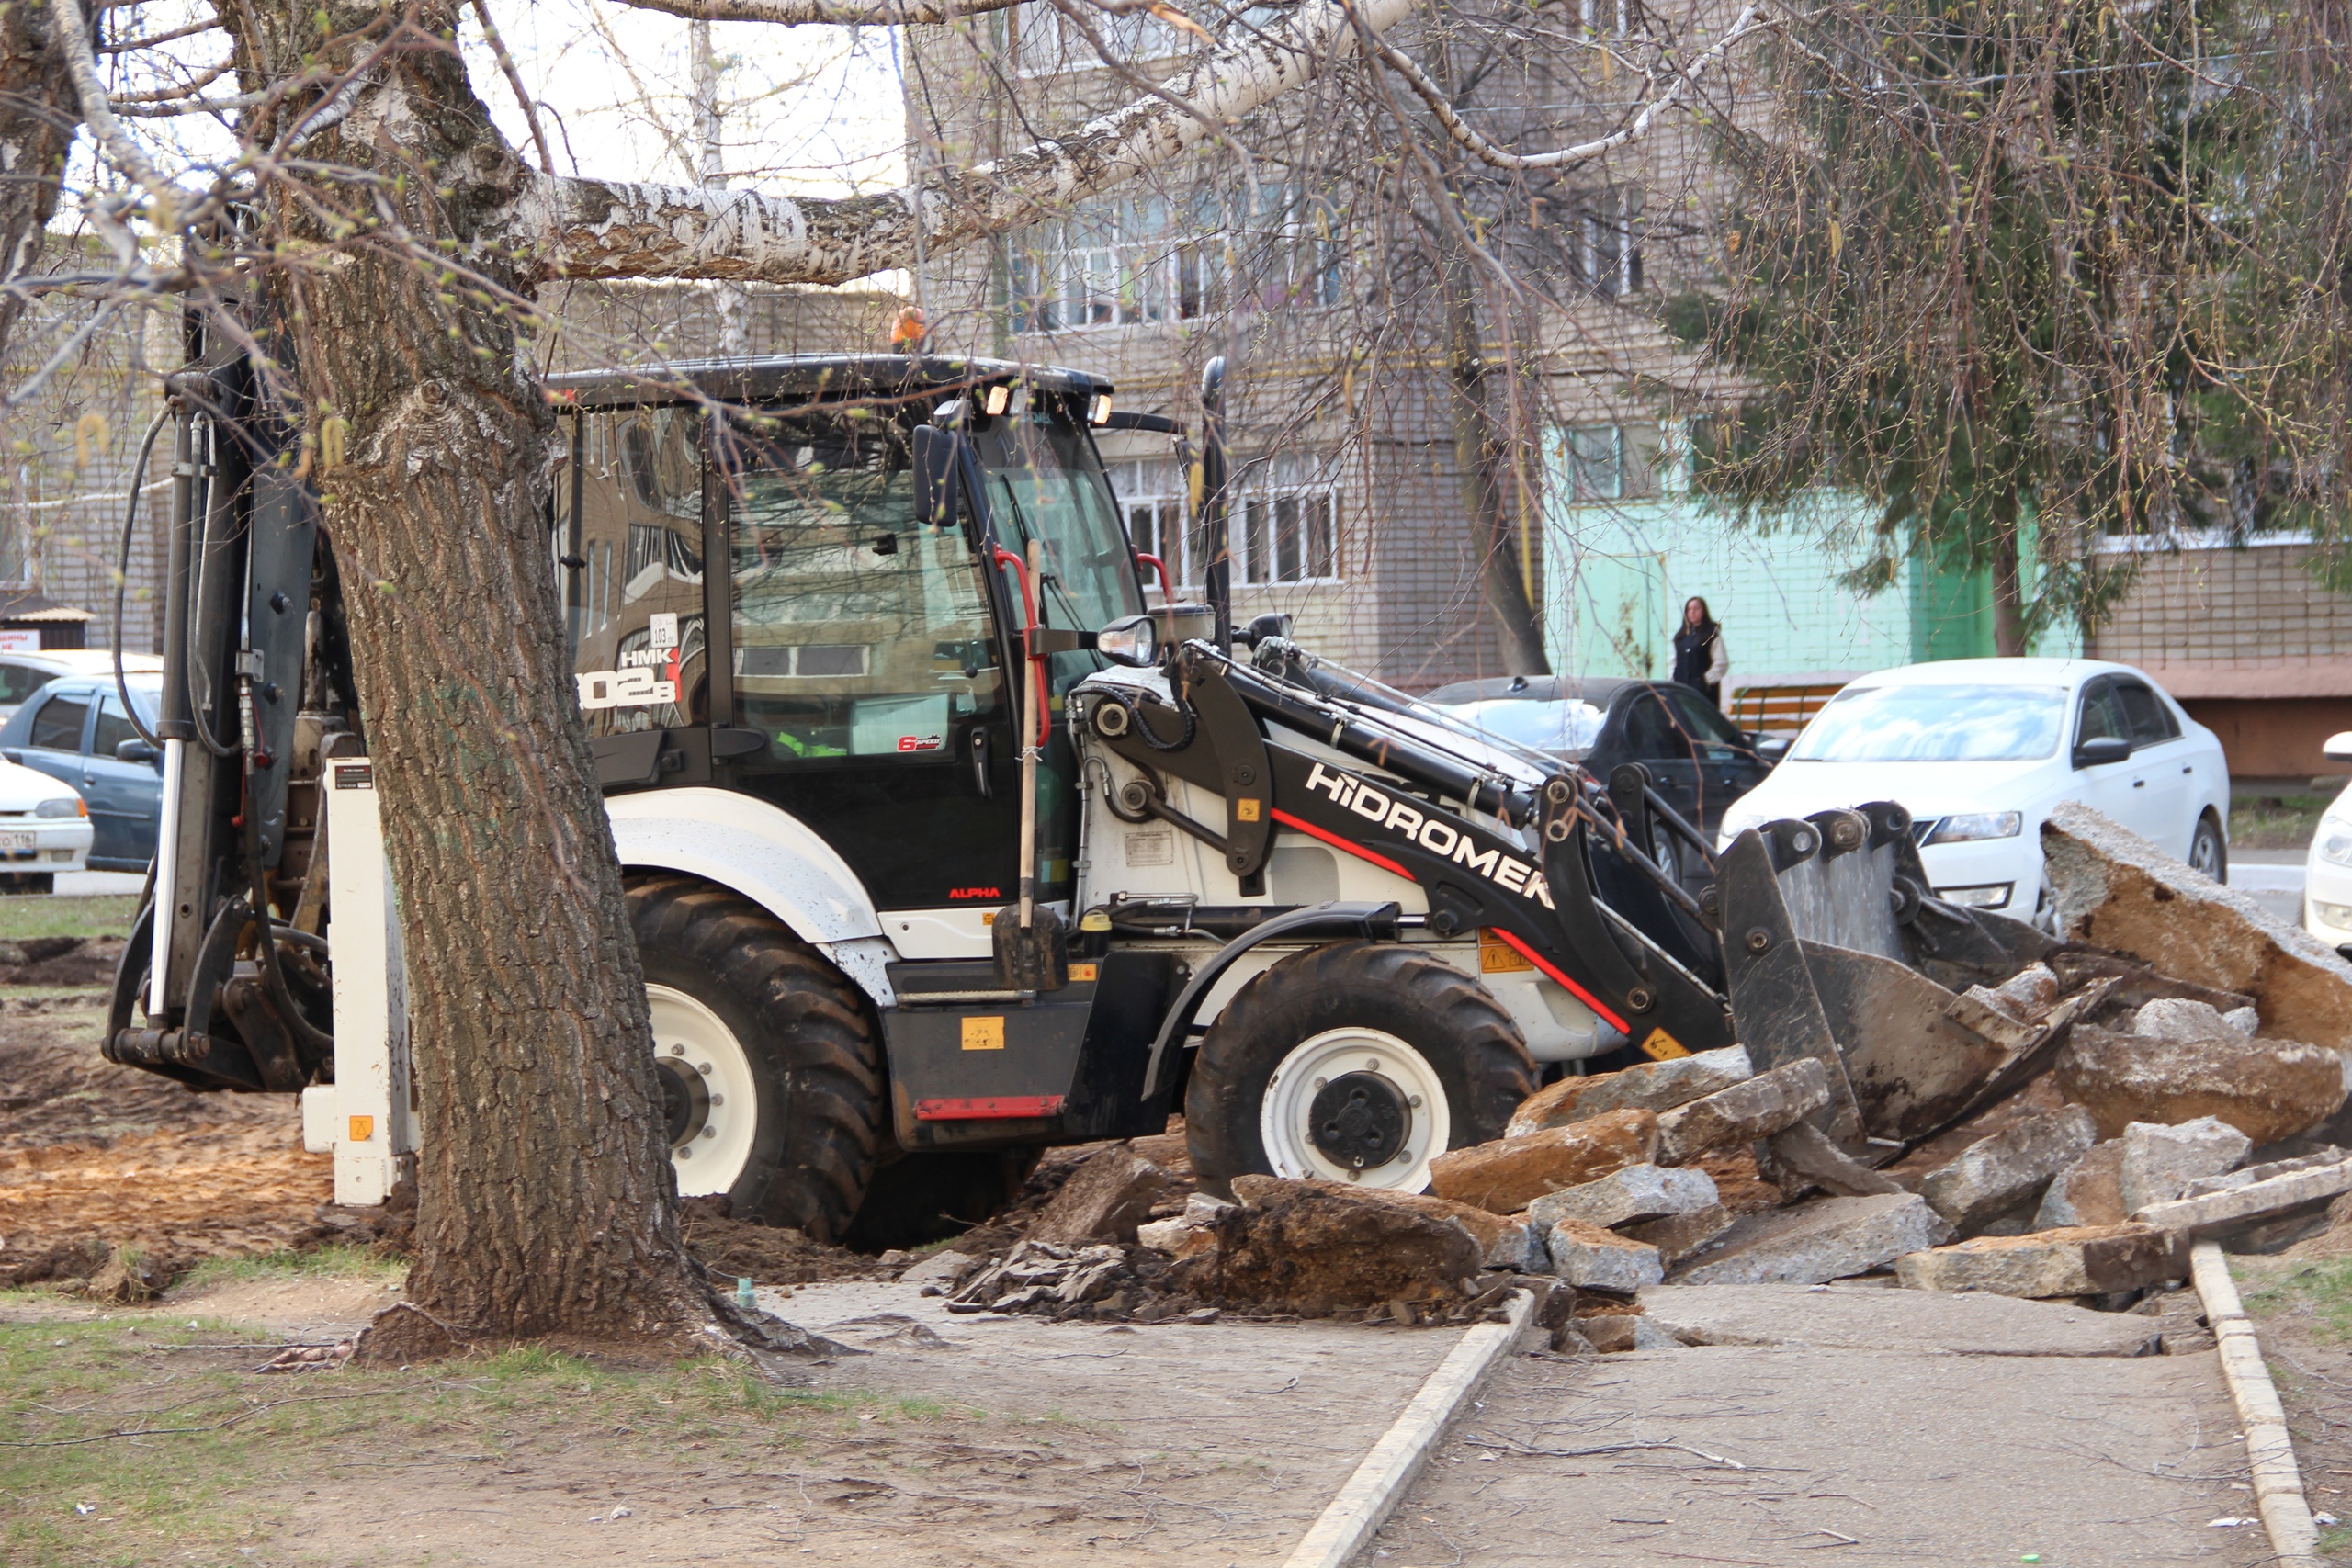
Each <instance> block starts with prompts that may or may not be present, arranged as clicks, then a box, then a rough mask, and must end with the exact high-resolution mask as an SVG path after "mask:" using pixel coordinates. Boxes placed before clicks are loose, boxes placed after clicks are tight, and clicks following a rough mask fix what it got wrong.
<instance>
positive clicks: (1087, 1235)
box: [1029, 1144, 1175, 1247]
mask: <svg viewBox="0 0 2352 1568" xmlns="http://www.w3.org/2000/svg"><path fill="white" fill-rule="evenodd" d="M1174 1190H1175V1184H1174V1183H1173V1182H1172V1181H1171V1180H1170V1179H1169V1175H1168V1173H1167V1172H1166V1171H1164V1170H1162V1169H1160V1168H1159V1167H1158V1166H1156V1165H1154V1164H1152V1163H1151V1162H1150V1161H1149V1160H1148V1159H1146V1158H1144V1157H1143V1156H1141V1155H1138V1154H1136V1152H1135V1150H1133V1149H1131V1148H1129V1147H1128V1146H1127V1145H1125V1144H1112V1145H1109V1146H1107V1147H1105V1148H1101V1149H1097V1150H1096V1151H1095V1152H1094V1153H1092V1154H1091V1155H1089V1156H1086V1158H1085V1159H1084V1160H1082V1161H1080V1164H1079V1167H1078V1168H1077V1169H1076V1170H1074V1171H1072V1172H1070V1174H1069V1179H1068V1180H1066V1181H1064V1182H1063V1183H1062V1185H1061V1190H1060V1191H1058V1192H1056V1193H1055V1194H1054V1195H1053V1197H1052V1199H1051V1200H1050V1201H1047V1203H1046V1209H1045V1212H1044V1213H1041V1214H1039V1215H1038V1216H1037V1223H1036V1224H1034V1225H1031V1226H1030V1227H1029V1235H1030V1238H1031V1239H1032V1240H1035V1241H1042V1242H1046V1243H1048V1244H1049V1245H1051V1246H1054V1247H1079V1246H1083V1245H1084V1244H1085V1243H1087V1242H1090V1241H1121V1242H1126V1241H1133V1240H1135V1239H1136V1226H1138V1225H1140V1224H1143V1223H1144V1222H1145V1221H1146V1220H1148V1219H1149V1218H1151V1210H1152V1206H1153V1205H1154V1204H1156V1203H1158V1202H1159V1201H1160V1200H1161V1199H1163V1198H1166V1197H1169V1196H1170V1194H1171V1193H1173V1192H1174Z"/></svg>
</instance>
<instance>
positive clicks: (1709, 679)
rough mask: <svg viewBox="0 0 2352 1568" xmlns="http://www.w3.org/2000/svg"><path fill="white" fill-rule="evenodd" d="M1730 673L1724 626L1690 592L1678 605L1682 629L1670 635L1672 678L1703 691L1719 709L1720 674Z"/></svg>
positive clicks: (1721, 695) (1721, 700)
mask: <svg viewBox="0 0 2352 1568" xmlns="http://www.w3.org/2000/svg"><path fill="white" fill-rule="evenodd" d="M1730 673H1731V654H1730V653H1729V652H1728V651H1727V650H1726V649H1724V629H1723V627H1721V626H1717V625H1715V617H1714V616H1713V615H1712V614H1710V613H1709V611H1708V609H1707V602H1706V601H1705V600H1704V599H1702V598H1700V597H1698V596H1697V595H1696V594H1693V595H1692V596H1691V601H1690V602H1689V603H1688V604H1684V605H1683V606H1682V629H1681V630H1680V631H1678V632H1676V633H1675V634H1674V680H1675V683H1676V684H1678V685H1683V686H1688V687H1690V688H1691V690H1693V691H1698V692H1704V693H1706V694H1707V700H1708V701H1709V702H1711V703H1713V704H1714V705H1715V706H1716V708H1717V709H1718V710H1720V709H1721V708H1722V707H1723V705H1724V676H1725V675H1728V674H1730Z"/></svg>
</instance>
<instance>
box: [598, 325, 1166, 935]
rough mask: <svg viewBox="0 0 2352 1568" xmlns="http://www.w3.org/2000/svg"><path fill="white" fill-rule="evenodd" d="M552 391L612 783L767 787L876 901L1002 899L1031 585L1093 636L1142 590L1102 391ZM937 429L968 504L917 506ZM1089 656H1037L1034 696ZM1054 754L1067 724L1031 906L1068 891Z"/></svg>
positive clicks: (815, 385)
mask: <svg viewBox="0 0 2352 1568" xmlns="http://www.w3.org/2000/svg"><path fill="white" fill-rule="evenodd" d="M552 387H553V389H554V390H555V392H556V393H557V395H558V396H560V398H561V399H562V400H563V405H564V409H563V412H564V417H565V420H566V423H567V424H568V426H569V430H568V434H569V435H570V437H571V440H570V455H571V461H570V462H569V463H568V464H567V465H566V466H565V468H564V471H563V473H562V475H561V477H560V480H559V483H558V486H557V490H556V495H555V502H554V503H555V506H556V508H557V537H558V546H559V554H560V567H561V571H560V577H559V581H560V585H561V592H562V595H563V611H564V624H565V626H566V627H567V630H568V634H569V636H570V637H571V649H572V657H573V669H574V672H575V680H576V682H577V686H578V692H579V701H580V705H581V708H582V714H583V716H584V717H585V718H586V721H587V724H588V728H589V731H590V735H591V737H592V744H593V746H594V751H595V755H596V759H597V767H598V773H599V779H600V782H601V783H602V784H604V786H605V789H606V791H607V792H608V793H611V794H618V793H625V792H628V791H635V790H649V789H661V788H665V787H677V786H682V785H708V784H718V785H720V786H721V787H724V788H728V789H732V790H737V791H741V792H742V793H744V794H746V795H752V796H754V797H757V798H759V799H761V800H763V801H766V802H769V803H771V804H773V805H775V806H776V807H780V808H782V809H783V810H785V811H786V812H788V813H790V814H791V815H792V816H793V817H795V818H797V819H799V820H801V821H803V822H807V823H809V824H811V825H812V826H813V827H814V828H815V829H816V831H817V832H818V833H819V834H820V836H821V837H822V838H823V839H824V840H826V842H827V843H828V844H830V845H831V847H832V849H833V850H834V851H835V852H838V853H839V854H841V855H842V858H843V859H844V860H845V861H846V862H847V863H849V865H850V867H851V869H852V870H853V871H854V873H855V874H856V875H857V878H858V880H859V882H860V883H861V884H862V885H863V886H864V887H865V890H866V892H867V894H868V895H869V896H870V897H872V899H873V900H874V902H875V903H876V905H877V906H878V907H880V908H884V909H889V908H907V909H922V910H927V911H928V910H934V909H940V908H953V907H955V906H958V905H969V906H971V907H973V908H975V909H976V910H977V909H979V908H987V909H991V910H992V909H994V908H997V907H998V906H1000V905H1001V904H1003V903H1004V902H1006V901H1007V900H1008V899H1010V898H1011V897H1013V890H1014V888H1015V886H1016V884H1017V882H1018V880H1019V875H1020V872H1019V867H1018V865H1017V863H1016V847H1017V842H1018V837H1019V835H1018V832H1017V819H1018V818H1019V815H1020V809H1021V805H1020V799H1019V786H1018V779H1017V775H1018V771H1019V766H1018V765H1019V759H1020V752H1021V746H1020V740H1019V735H1020V729H1021V723H1022V721H1023V711H1022V706H1021V697H1022V693H1023V687H1022V683H1021V680H1020V678H1019V675H1018V673H1017V672H1019V671H1023V669H1024V668H1025V667H1026V660H1025V658H1024V652H1025V648H1026V644H1025V640H1024V637H1025V628H1026V627H1027V626H1028V625H1029V622H1030V619H1031V615H1032V610H1031V608H1030V605H1031V604H1032V602H1034V604H1035V612H1034V614H1035V620H1036V621H1037V623H1038V624H1039V625H1040V626H1045V627H1049V628H1055V629H1058V630H1063V631H1069V632H1075V633H1084V634H1091V633H1093V632H1094V631H1096V630H1097V629H1098V628H1100V627H1101V626H1104V625H1106V624H1109V623H1112V622H1115V621H1118V620H1120V619H1122V618H1124V617H1132V616H1134V615H1138V614H1140V613H1141V612H1142V610H1143V607H1144V605H1143V593H1142V585H1141V583H1140V581H1138V579H1137V575H1136V563H1135V559H1134V557H1133V554H1132V552H1131V550H1130V548H1129V547H1128V544H1127V539H1126V535H1125V529H1124V528H1123V527H1122V525H1121V524H1120V520H1119V513H1118V510H1117V506H1116V504H1115V502H1114V498H1113V495H1112V491H1111V486H1110V481H1109V479H1108V476H1107V475H1106V474H1105V473H1104V471H1103V462H1102V458H1101V457H1100V455H1099V454H1098V453H1097V452H1096V450H1095V446H1094V441H1093V437H1092V434H1091V424H1092V423H1094V422H1097V421H1099V420H1102V419H1104V418H1107V416H1108V415H1109V412H1110V401H1111V388H1110V386H1109V385H1108V384H1107V383H1106V382H1103V381H1102V380H1099V379H1096V378H1091V377H1088V376H1085V375H1082V374H1080V373H1077V372H1072V371H1064V370H1041V369H1034V368H1027V367H1016V366H1012V365H1002V364H991V363H988V362H983V361H971V360H937V359H908V358H905V357H889V358H882V357H871V358H853V357H843V356H822V357H819V356H798V357H790V358H779V359H770V360H759V361H751V362H742V361H735V362H729V363H728V364H725V365H711V366H686V367H680V368H679V369H677V370H675V371H674V372H672V373H670V374H668V375H666V376H663V377H662V378H653V377H650V376H648V375H646V374H645V373H643V372H600V373H594V374H585V375H576V376H568V377H560V378H556V379H555V381H554V382H553V383H552ZM951 428H952V430H953V431H954V433H955V434H956V438H957V441H956V445H957V446H959V447H960V448H961V449H962V450H963V451H965V452H967V453H968V459H967V460H968V461H969V462H970V463H971V464H972V466H973V468H974V472H973V473H971V474H970V475H969V476H968V480H969V483H968V485H967V504H964V505H962V506H960V507H957V508H955V509H954V510H953V512H952V513H940V512H939V511H938V509H937V508H936V507H934V508H933V515H932V516H931V517H929V518H926V516H925V515H924V507H923V505H922V500H923V498H922V496H921V495H920V494H919V490H920V488H921V487H920V486H919V484H918V477H919V476H918V471H917V453H916V447H917V446H918V444H919V442H918V432H919V431H929V432H931V433H933V434H938V433H940V432H942V431H944V430H948V429H951ZM1033 544H1034V546H1035V555H1036V558H1037V559H1038V561H1039V563H1040V569H1039V570H1038V571H1037V572H1036V574H1035V581H1034V582H1024V579H1025V576H1026V570H1025V568H1026V563H1027V561H1028V560H1029V558H1030V556H1031V548H1032V546H1033ZM1000 551H1001V552H1004V553H1005V554H1006V555H1009V556H1010V557H1012V558H1013V559H1014V561H1015V562H1016V563H1017V564H1016V565H1015V566H1014V567H1013V568H1012V570H1006V569H1005V568H1004V567H1003V566H1002V565H1001V560H1002V557H1001V556H1000V555H999V553H998V552H1000ZM714 567H715V568H716V570H714ZM1101 662H1102V661H1101V660H1100V657H1099V656H1098V655H1096V654H1094V653H1092V652H1090V651H1085V650H1082V649H1065V650H1063V651H1060V652H1057V653H1055V654H1052V655H1051V656H1050V657H1049V659H1048V660H1047V661H1046V663H1047V669H1048V671H1049V677H1048V683H1049V694H1048V696H1047V699H1046V701H1047V704H1048V708H1049V711H1057V710H1058V709H1059V707H1060V705H1061V698H1062V694H1064V693H1066V692H1068V691H1069V688H1070V687H1072V686H1074V685H1075V684H1076V683H1077V682H1079V681H1080V680H1082V679H1083V678H1084V677H1086V676H1087V675H1088V674H1091V673H1092V672H1093V671H1095V670H1097V669H1098V668H1100V667H1101ZM1072 773H1073V759H1072V755H1071V752H1070V749H1069V744H1068V742H1067V740H1066V739H1065V740H1062V741H1059V742H1057V743H1054V744H1051V745H1049V746H1048V748H1047V750H1046V755H1045V756H1044V757H1042V758H1041V759H1040V768H1039V785H1038V800H1037V803H1036V808H1037V813H1038V835H1039V842H1040V844H1041V846H1042V847H1043V852H1042V853H1041V855H1040V857H1039V864H1038V872H1037V877H1038V884H1037V888H1036V893H1037V897H1040V898H1041V899H1044V900H1047V901H1056V900H1063V899H1067V898H1068V897H1069V893H1070V876H1071V860H1072V854H1071V844H1070V841H1069V840H1070V838H1071V834H1072V833H1073V831H1074V823H1075V817H1074V814H1073V812H1072V810H1071V802H1072V799H1073V781H1072Z"/></svg>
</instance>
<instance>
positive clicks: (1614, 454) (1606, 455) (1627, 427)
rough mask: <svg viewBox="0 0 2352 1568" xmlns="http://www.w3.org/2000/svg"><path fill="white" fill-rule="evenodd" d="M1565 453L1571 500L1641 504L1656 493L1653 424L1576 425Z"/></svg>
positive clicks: (1655, 452) (1655, 457) (1656, 441)
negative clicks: (1636, 502) (1639, 502)
mask: <svg viewBox="0 0 2352 1568" xmlns="http://www.w3.org/2000/svg"><path fill="white" fill-rule="evenodd" d="M1566 449H1567V450H1566V456H1567V480H1568V491H1569V499H1571V500H1574V501H1640V500H1645V499H1647V498H1648V497H1650V496H1654V495H1656V494H1657V468H1658V430H1657V425H1655V424H1579V425H1575V426H1572V427H1571V428H1570V429H1569V431H1568V432H1567V441H1566Z"/></svg>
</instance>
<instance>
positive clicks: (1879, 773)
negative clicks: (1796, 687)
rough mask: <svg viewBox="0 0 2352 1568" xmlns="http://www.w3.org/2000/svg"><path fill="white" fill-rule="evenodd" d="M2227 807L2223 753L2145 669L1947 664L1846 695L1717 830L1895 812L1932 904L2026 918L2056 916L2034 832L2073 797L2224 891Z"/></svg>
mask: <svg viewBox="0 0 2352 1568" xmlns="http://www.w3.org/2000/svg"><path fill="white" fill-rule="evenodd" d="M2229 799H2230V771H2229V765H2228V763H2227V762H2226V761H2224V760H2223V758H2222V743H2221V742H2220V741H2219V740H2217V739H2214V738H2213V732H2212V731H2211V730H2209V729H2207V728H2205V727H2204V726H2203V725H2201V724H2199V723H2198V722H2197V721H2196V720H2194V719H2192V718H2190V717H2189V716H2188V715H2187V714H2185V713H2183V712H2181V710H2180V705H2178V704H2177V703H2176V702H2174V701H2173V700H2172V698H2171V697H2170V696H2168V695H2166V694H2165V693H2164V692H2163V691H2162V690H2160V689H2159V688H2158V687H2157V685H2156V683H2155V682H2153V681H2151V680H2149V679H2148V677H2147V676H2145V675H2143V674H2142V673H2141V672H2140V671H2137V670H2134V669H2131V667H2130V666H2128V665H2122V664H2107V663H2102V662H2100V661H2098V660H2088V659H1954V660H1942V661H1939V662H1936V663H1931V664H1914V665H1909V666H1907V667H1905V668H1903V669H1899V670H1883V671H1879V672H1878V673H1877V674H1875V675H1868V676H1865V677H1863V678H1862V679H1860V680H1859V681H1856V682H1853V683H1852V684H1850V685H1849V686H1848V687H1847V688H1846V689H1845V690H1844V691H1842V692H1840V693H1838V695H1837V696H1836V697H1835V698H1833V699H1832V700H1831V701H1830V702H1829V704H1828V705H1826V706H1825V707H1824V708H1823V709H1822V710H1821V712H1820V713H1819V714H1817V715H1815V717H1814V719H1813V722H1812V723H1810V724H1808V725H1806V726H1805V728H1804V733H1803V734H1802V735H1800V736H1798V737H1797V741H1796V744H1795V745H1794V746H1792V747H1791V748H1790V750H1789V754H1788V758H1787V760H1786V761H1783V762H1782V763H1781V765H1780V767H1779V768H1777V769H1775V770H1774V772H1773V773H1772V776H1771V777H1770V779H1768V780H1766V781H1765V782H1764V784H1762V785H1760V786H1759V787H1758V788H1757V790H1756V791H1755V792H1754V793H1753V794H1751V795H1747V798H1745V799H1743V800H1741V801H1740V802H1739V803H1738V805H1737V806H1736V807H1733V808H1732V810H1731V812H1730V814H1729V815H1728V817H1727V818H1725V820H1724V828H1723V831H1724V837H1725V838H1726V839H1728V838H1729V837H1730V835H1732V834H1734V833H1736V832H1738V831H1739V830H1740V829H1744V828H1752V827H1754V826H1756V825H1757V824H1758V823H1759V822H1769V821H1771V820H1773V819H1775V818H1783V817H1805V816H1809V815H1811V814H1812V813H1814V812H1815V811H1822V810H1826V809H1829V808H1831V807H1850V806H1859V805H1861V804H1862V803H1863V802H1865V801H1871V800H1894V801H1900V802H1901V803H1902V804H1903V805H1904V807H1905V808H1907V809H1908V810H1909V811H1910V813H1911V819H1912V829H1911V830H1912V835H1913V837H1914V839H1915V840H1917V843H1918V845H1919V858H1920V860H1921V861H1922V862H1923V863H1925V864H1926V866H1927V871H1928V880H1929V881H1930V882H1932V883H1933V884H1934V885H1935V891H1936V895H1937V897H1940V898H1944V899H1947V900H1949V901H1950V902H1952V903H1955V904H1965V905H1967V906H1969V907H1970V908H1979V909H1991V910H1995V911H1997V912H1998V913H2001V914H2005V915H2012V916H2015V917H2017V918H2018V919H2039V918H2041V917H2043V916H2045V914H2046V912H2047V904H2048V895H2047V892H2046V890H2045V887H2044V884H2043V879H2042V873H2041V824H2042V821H2043V819H2044V818H2047V817H2048V816H2049V815H2050V813H2051V811H2052V809H2053V808H2055V807H2057V805H2058V803H2059V802H2061V801H2064V800H2074V801H2080V802H2081V803H2082V804H2084V805H2086V806H2088V807H2091V808H2093V809H2094V810H2097V811H2099V812H2101V813H2104V814H2105V815H2106V816H2108V817H2109V818H2113V819H2114V820H2115V821H2117V822H2119V823H2120V824H2122V825H2123V826H2124V827H2126V828H2129V829H2131V830H2132V831H2133V832H2135V833H2138V834H2139V835H2140V836H2141V837H2143V838H2144V839H2147V840H2151V841H2152V842H2154V844H2155V845H2156V846H2157V847H2158V848H2159V849H2161V850H2163V851H2164V852H2165V853H2167V854H2172V855H2177V856H2178V857H2179V858H2180V859H2182V860H2185V861H2187V862H2188V863H2189V864H2190V865H2192V866H2194V867H2196V868H2197V869H2198V870H2199V871H2201V872H2203V873H2204V874H2206V875H2208V876H2210V877H2211V878H2213V880H2215V881H2216V882H2219V881H2222V880H2223V879H2224V877H2225V876H2226V875H2227V873H2228V869H2229V840H2228V836H2227V835H2228V829H2226V828H2225V827H2224V826H2223V824H2224V823H2225V822H2226V821H2227V820H2228V816H2229Z"/></svg>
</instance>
